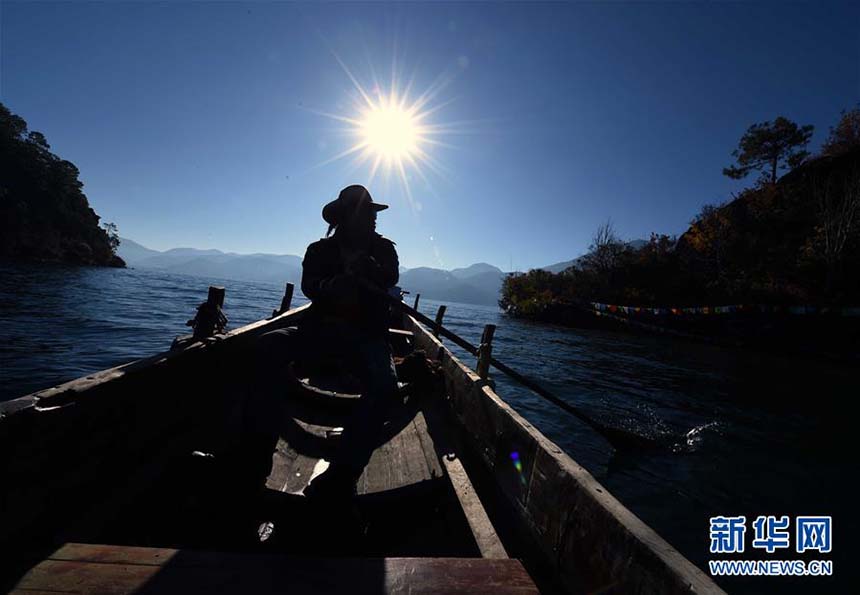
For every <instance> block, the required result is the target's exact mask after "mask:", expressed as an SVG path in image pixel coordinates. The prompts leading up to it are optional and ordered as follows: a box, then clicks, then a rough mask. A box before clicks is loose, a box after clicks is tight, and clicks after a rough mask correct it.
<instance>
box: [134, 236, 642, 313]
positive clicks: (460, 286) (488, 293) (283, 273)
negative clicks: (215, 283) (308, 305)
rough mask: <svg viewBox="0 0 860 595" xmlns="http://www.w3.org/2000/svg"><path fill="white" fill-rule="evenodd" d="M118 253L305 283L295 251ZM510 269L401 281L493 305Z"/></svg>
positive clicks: (161, 263)
mask: <svg viewBox="0 0 860 595" xmlns="http://www.w3.org/2000/svg"><path fill="white" fill-rule="evenodd" d="M638 241H642V240H638ZM632 244H633V242H631V245H632ZM117 254H118V255H119V256H120V257H121V258H122V259H123V260H125V262H126V263H127V264H128V266H130V267H135V268H141V269H157V270H162V271H166V272H170V273H181V274H186V275H195V276H199V277H215V278H221V279H237V280H242V281H264V282H274V283H293V284H294V285H295V286H296V288H299V287H300V286H301V279H302V259H301V257H299V256H295V255H292V254H262V253H258V254H236V253H233V252H222V251H220V250H198V249H196V248H173V249H171V250H166V251H164V252H160V251H158V250H152V249H150V248H147V247H145V246H143V245H141V244H139V243H137V242H135V241H133V240H129V239H127V238H121V239H120V245H119V249H118V250H117ZM576 262H577V261H576V260H569V261H565V262H560V263H556V264H552V265H548V266H546V267H542V268H543V269H544V270H548V271H550V272H553V273H558V272H561V271H562V270H564V269H566V268H568V267H569V266H571V265H572V264H575V263H576ZM506 274H507V273H505V272H503V271H502V270H501V269H499V268H498V267H494V266H493V265H491V264H487V263H485V262H479V263H476V264H473V265H471V266H468V267H465V268H458V269H452V270H450V271H446V270H443V269H435V268H430V267H417V268H413V269H407V268H404V267H400V281H399V283H398V285H400V287H402V288H403V289H405V290H407V291H409V292H410V293H411V294H412V295H415V294H416V293H420V294H421V295H422V296H423V297H425V298H428V299H431V300H443V301H450V302H460V303H465V304H484V305H488V306H495V305H496V304H497V303H498V301H499V292H500V290H501V287H502V280H503V279H504V278H505V275H506Z"/></svg>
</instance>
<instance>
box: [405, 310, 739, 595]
mask: <svg viewBox="0 0 860 595" xmlns="http://www.w3.org/2000/svg"><path fill="white" fill-rule="evenodd" d="M405 319H406V320H407V326H411V327H412V331H413V333H414V337H415V347H416V348H424V349H425V352H426V355H427V357H430V358H431V359H434V360H436V361H437V362H439V363H440V364H442V366H443V369H444V371H445V376H446V381H448V380H450V381H451V384H452V385H453V386H451V385H449V388H453V391H449V404H450V406H451V407H450V408H451V410H452V413H453V414H454V417H455V419H456V420H457V421H458V422H459V423H460V425H461V427H462V428H463V430H465V431H466V432H467V433H468V435H469V436H471V437H472V438H473V446H475V447H477V448H476V449H475V450H476V451H477V454H478V457H479V459H480V460H481V461H482V462H483V463H484V464H485V465H486V467H487V468H488V469H489V472H490V474H491V476H493V478H494V479H495V480H496V483H497V485H498V487H500V488H501V492H502V493H503V494H504V495H505V497H506V499H507V500H508V504H510V505H512V506H513V507H514V508H515V510H516V513H517V516H518V517H519V518H521V519H523V520H524V521H525V523H526V524H527V529H528V531H529V533H530V534H531V537H532V538H533V539H534V542H535V543H537V544H538V546H539V547H540V548H541V549H542V550H543V555H544V556H545V557H546V558H547V559H549V560H550V562H551V563H552V566H553V568H555V569H556V570H557V571H559V573H560V575H561V578H562V582H563V583H565V584H566V585H567V586H568V587H569V588H573V589H578V588H581V585H580V584H578V583H577V582H572V581H571V580H570V579H571V577H570V576H568V577H565V576H563V575H564V571H565V570H569V571H572V572H571V574H574V573H575V572H576V571H575V570H574V569H573V568H572V566H574V565H573V564H565V563H564V561H563V560H561V557H562V556H563V554H564V544H563V543H562V542H563V541H564V540H565V539H570V536H565V535H547V527H546V526H543V524H542V522H541V521H545V520H546V518H547V516H548V515H547V516H544V518H537V515H535V514H534V512H535V511H534V510H533V506H532V503H531V502H530V500H531V498H532V497H533V494H532V492H533V491H534V490H535V489H536V488H538V489H539V488H540V486H536V485H535V483H536V482H540V481H543V482H546V483H549V484H554V485H556V486H563V487H565V488H567V490H562V491H561V493H556V494H555V497H556V503H557V506H562V499H563V498H567V500H569V502H568V504H569V505H570V510H571V512H572V513H575V514H578V515H580V516H582V515H583V514H584V513H586V512H590V513H592V514H593V513H597V514H599V515H601V516H602V518H601V519H599V520H598V521H591V522H593V523H594V524H595V525H596V524H598V523H601V524H602V525H601V527H600V529H601V530H600V531H593V532H592V534H591V535H588V534H586V535H582V534H579V535H578V536H577V537H578V538H579V539H580V540H586V541H588V542H589V543H591V544H592V545H593V548H592V549H595V550H600V549H601V548H600V547H599V545H600V541H601V539H600V537H601V535H603V536H605V535H606V533H607V532H608V531H610V530H611V532H612V533H613V537H612V538H604V539H603V540H602V541H604V542H610V541H612V539H614V538H615V536H620V537H621V538H622V539H623V540H624V544H625V547H624V548H623V549H624V550H625V551H627V552H628V553H629V557H627V558H626V559H620V560H616V561H615V562H614V563H613V561H611V560H610V561H605V560H602V559H601V558H600V556H599V555H598V556H597V558H594V557H592V558H591V559H590V560H581V561H580V562H581V564H584V565H586V566H587V565H588V563H589V562H592V563H594V562H595V561H597V562H598V563H600V562H607V563H606V564H604V565H603V566H605V567H604V568H598V569H597V571H598V574H605V575H607V576H606V577H605V578H606V579H614V581H615V582H614V583H610V584H603V585H602V586H603V587H604V588H606V587H612V586H616V587H617V586H619V581H620V583H621V586H622V587H623V588H624V589H625V592H644V593H656V592H660V593H664V592H675V593H725V592H724V591H723V590H722V589H721V588H720V587H719V586H718V585H717V584H716V583H715V582H714V581H713V580H712V579H711V578H710V577H709V576H708V575H707V574H705V573H704V572H703V571H702V570H701V569H700V568H699V567H697V566H696V565H695V564H693V563H692V562H690V561H689V560H688V559H687V558H686V557H684V556H683V555H682V554H681V553H680V552H679V551H678V550H676V549H675V548H674V547H673V546H672V545H671V544H669V543H668V542H667V541H666V540H665V539H663V538H662V537H661V536H660V535H659V534H658V533H657V532H656V531H655V530H654V529H653V528H651V527H650V526H648V525H647V524H646V523H645V522H644V521H642V520H641V519H640V518H639V517H637V516H636V515H635V514H634V513H633V512H632V511H630V509H628V508H627V507H626V506H624V504H622V503H621V502H620V501H619V500H618V499H617V498H615V496H613V495H612V494H611V493H610V492H609V491H608V490H607V489H606V488H605V487H604V486H603V485H601V484H600V483H599V482H598V481H597V480H596V479H595V478H594V476H592V475H591V473H589V472H588V471H587V470H586V469H585V468H584V467H582V466H581V465H580V464H579V463H577V462H576V461H575V460H574V459H573V458H572V457H571V456H570V455H568V454H567V453H565V452H564V451H563V450H562V449H561V448H560V447H559V446H558V445H557V444H555V443H554V442H553V441H552V440H550V439H549V438H547V437H546V436H545V435H544V434H543V433H541V432H540V431H539V430H538V429H537V428H535V427H534V426H533V425H532V424H531V423H529V422H528V421H527V420H526V419H525V418H524V417H523V416H522V415H520V414H519V413H518V412H517V411H516V410H515V409H514V408H513V407H511V406H510V405H509V404H508V403H507V402H505V400H504V399H502V397H501V396H499V394H498V393H496V392H495V390H494V389H493V387H492V386H491V384H490V382H489V381H488V380H485V379H483V378H481V377H480V376H478V374H477V373H476V372H475V371H474V370H473V369H471V368H470V367H469V366H467V365H465V364H464V363H463V362H462V361H461V360H460V359H459V358H458V357H457V356H456V355H454V353H452V352H451V350H450V349H448V348H447V347H446V346H445V345H444V344H443V343H442V342H441V341H440V340H439V339H438V338H437V337H435V336H434V335H433V334H432V333H431V332H430V331H429V330H428V329H427V328H426V327H425V326H424V325H423V324H421V323H420V322H419V321H417V320H416V319H415V318H413V317H411V316H408V317H405ZM428 347H429V348H430V349H428ZM432 351H435V353H432ZM452 368H453V370H452ZM452 371H454V372H455V373H458V375H459V376H460V379H459V381H460V382H459V383H458V382H457V379H455V378H453V377H452V376H453V375H452V374H451V372H452ZM446 384H447V382H446ZM458 384H459V386H458ZM458 389H460V390H463V391H464V392H465V394H463V395H451V394H450V392H456V391H457V390H458ZM457 400H461V401H462V402H466V403H467V405H468V404H471V405H473V406H474V407H475V408H477V409H484V410H489V411H490V412H491V413H490V414H496V415H499V416H503V417H506V418H507V420H506V421H503V422H502V423H512V424H513V425H514V430H515V431H516V432H517V433H518V434H520V435H524V436H526V437H527V439H530V441H531V442H532V444H530V445H529V446H530V447H533V448H534V454H533V455H531V456H525V457H523V458H524V459H528V458H530V459H531V460H530V461H527V463H526V464H527V465H529V464H530V467H531V468H530V469H527V470H524V471H526V472H527V475H528V480H527V481H528V486H527V487H526V488H525V489H524V494H515V493H512V491H511V490H510V489H505V487H506V486H505V485H504V482H502V483H500V482H499V479H500V472H499V470H497V469H496V461H497V459H496V458H495V457H491V456H490V453H489V452H488V451H489V450H490V448H481V446H483V444H479V441H481V442H498V441H499V439H500V438H501V436H499V435H496V436H494V437H492V438H490V440H484V439H483V438H484V437H482V436H481V435H480V434H479V433H480V432H485V433H486V432H487V431H488V430H490V429H491V428H488V427H486V426H483V427H482V424H474V423H472V424H470V423H468V422H469V421H472V420H469V419H466V418H465V416H464V415H463V412H462V411H457V402H456V401H457ZM469 401H471V403H469ZM485 415H486V412H485ZM507 462H508V463H510V461H507ZM538 463H541V464H542V465H543V467H544V469H545V470H547V468H548V469H551V470H553V471H554V472H555V475H556V476H555V477H550V476H547V475H544V476H543V479H542V480H538V479H536V475H538V474H537V473H535V467H536V466H537V464H538ZM511 466H512V465H511ZM502 473H504V471H502ZM584 504H585V505H586V506H587V507H588V508H590V510H583V505H584ZM559 516H561V514H559ZM587 522H589V521H586V523H587ZM607 523H608V524H607ZM610 525H614V526H610ZM606 546H607V544H606V543H604V552H605V549H606ZM580 547H581V546H580ZM610 549H611V548H610ZM621 558H624V556H621ZM618 572H621V573H622V574H623V575H625V576H624V577H621V578H619V577H617V576H612V575H613V574H615V573H618ZM659 573H662V574H663V575H664V577H668V578H669V581H668V582H667V581H665V580H660V577H658V576H656V575H657V574H659ZM637 574H638V575H639V576H636V575H637ZM624 578H626V579H627V580H626V581H625V580H624ZM631 578H632V580H631ZM654 578H656V579H657V580H656V582H655V581H654V580H650V579H654ZM667 587H671V591H666V590H665V589H666V588H667Z"/></svg>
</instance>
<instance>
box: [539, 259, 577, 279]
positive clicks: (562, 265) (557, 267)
mask: <svg viewBox="0 0 860 595" xmlns="http://www.w3.org/2000/svg"><path fill="white" fill-rule="evenodd" d="M581 259H582V257H581V256H580V257H579V258H574V259H573V260H565V261H564V262H557V263H555V264H548V265H547V266H545V267H541V270H544V271H549V272H550V273H555V274H556V275H557V274H559V273H560V272H562V271H564V270H566V269H569V268H570V267H572V266H573V265H575V264H578V263H579V261H580V260H581Z"/></svg>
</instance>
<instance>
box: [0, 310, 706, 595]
mask: <svg viewBox="0 0 860 595" xmlns="http://www.w3.org/2000/svg"><path fill="white" fill-rule="evenodd" d="M287 301H289V300H287ZM286 309H287V310H288V311H285V312H283V313H280V314H277V315H275V316H273V317H272V318H271V319H268V320H262V321H259V322H256V323H253V324H250V325H248V326H245V327H243V328H240V329H237V330H234V331H231V332H229V333H226V334H221V335H217V336H214V337H211V338H206V339H203V340H199V341H192V342H190V343H188V344H187V345H184V346H182V347H181V348H176V349H172V350H170V351H167V352H164V353H160V354H158V355H155V356H152V357H149V358H146V359H143V360H139V361H135V362H132V363H129V364H126V365H123V366H119V367H117V368H113V369H109V370H105V371H102V372H99V373H96V374H92V375H89V376H86V377H84V378H80V379H78V380H75V381H72V382H68V383H66V384H63V385H60V386H57V387H55V388H51V389H47V390H43V391H40V392H37V393H34V394H31V395H28V396H25V397H21V398H19V399H16V400H13V401H9V402H6V403H2V404H0V477H2V478H3V479H2V484H0V548H2V552H3V556H4V561H3V566H2V573H0V587H5V589H9V590H11V591H12V592H16V593H18V592H20V593H24V592H32V591H37V592H47V591H51V592H55V591H76V592H110V593H126V592H133V591H134V592H137V591H142V592H159V593H160V592H183V593H185V592H206V593H211V592H231V593H232V592H241V593H250V592H274V591H279V592H280V591H289V592H314V593H320V592H351V593H355V592H359V593H365V592H367V593H369V592H374V593H376V592H421V593H425V592H426V593H444V592H486V593H490V592H492V593H530V592H537V591H538V590H540V591H542V592H560V593H579V592H600V593H668V594H671V593H721V592H722V591H721V590H720V589H719V587H717V586H716V585H715V584H714V583H713V582H712V581H711V579H710V578H709V577H708V576H706V575H705V574H704V573H703V572H702V571H701V570H699V569H698V568H697V567H695V566H694V565H693V564H692V563H690V562H689V561H688V560H686V559H685V558H684V557H683V556H681V554H679V553H678V552H677V551H676V550H675V549H674V548H672V547H671V546H670V545H669V544H668V543H667V542H666V541H664V540H663V539H662V538H661V537H660V536H658V535H657V534H656V533H655V532H654V531H653V530H652V529H651V528H649V527H648V526H646V525H645V524H644V523H643V522H642V521H641V520H639V519H638V518H637V517H636V516H635V515H633V514H632V513H631V512H630V511H629V510H627V509H626V508H625V507H624V506H623V505H622V504H621V503H620V502H619V501H618V500H616V499H615V498H614V497H613V496H612V495H610V494H609V493H608V492H607V490H606V489H605V488H603V487H602V486H601V485H600V484H599V483H598V482H597V481H595V479H594V478H593V477H592V476H591V475H590V474H589V473H588V472H587V471H586V470H585V469H583V468H582V467H581V466H579V465H578V464H577V463H576V462H575V461H573V460H572V459H571V458H570V457H569V456H568V455H567V454H565V453H564V452H562V450H561V449H560V448H559V447H558V446H556V445H555V444H554V443H553V442H551V441H550V440H548V439H547V438H546V437H545V436H543V435H542V434H541V433H540V432H539V431H538V430H537V429H535V428H534V427H533V426H532V425H531V424H530V423H529V422H528V421H527V420H526V419H524V418H523V417H522V416H521V415H519V414H518V413H517V412H516V411H515V410H514V409H512V408H511V407H510V405H508V404H507V403H506V402H505V401H504V400H503V399H502V398H501V397H500V396H499V395H498V394H496V392H495V391H494V390H493V383H492V381H491V380H490V379H488V378H485V377H484V378H482V377H481V375H479V374H477V373H476V372H475V371H473V370H472V369H470V368H469V367H468V366H467V365H465V364H464V363H463V362H462V361H460V360H459V359H458V358H457V357H455V355H454V354H453V353H452V352H451V351H449V350H448V349H447V348H446V346H445V345H443V344H442V342H440V340H439V339H438V338H437V336H434V333H433V332H431V331H430V330H428V328H427V327H425V326H424V325H422V324H421V323H419V322H418V321H416V320H415V319H414V318H411V317H409V316H404V319H403V324H402V325H401V326H402V328H401V329H399V330H393V331H392V344H393V345H394V346H395V347H396V351H397V353H398V355H399V356H406V357H407V358H408V359H407V360H406V361H412V362H417V361H424V359H423V358H422V357H420V356H418V355H412V356H409V353H413V354H417V353H418V352H419V350H420V351H422V352H423V354H425V355H426V356H427V358H428V359H429V360H430V361H432V362H435V364H433V365H432V366H429V365H428V366H426V367H425V368H424V369H425V370H429V371H431V372H432V373H430V374H423V375H422V374H420V373H416V374H413V377H412V378H411V379H410V380H411V382H410V383H408V384H405V385H404V386H403V389H402V390H403V393H404V394H403V402H402V403H400V402H398V403H395V404H393V405H392V407H391V410H390V412H389V415H388V422H387V424H386V427H385V431H384V432H383V435H382V436H381V437H380V439H379V445H378V448H377V449H376V450H375V452H374V454H373V457H372V458H371V461H370V463H369V464H368V466H367V468H366V469H365V472H364V475H363V476H362V478H361V479H360V481H359V485H358V491H359V495H358V496H357V498H356V499H355V501H354V502H355V508H350V507H334V506H328V507H326V506H321V505H319V504H314V503H313V501H312V500H308V499H306V498H305V497H304V496H302V495H301V490H302V489H303V488H304V487H305V486H306V485H307V483H308V480H309V479H310V477H311V476H312V475H313V474H314V472H315V471H316V472H317V473H318V472H319V471H320V470H321V468H323V467H324V466H325V460H326V459H325V457H326V456H327V455H329V454H330V452H331V449H332V445H333V444H335V443H336V441H337V435H338V431H337V429H336V428H337V427H338V426H341V425H342V424H343V420H344V419H346V418H347V417H348V414H349V409H350V407H351V406H352V404H353V403H354V399H355V398H356V395H355V394H353V393H350V392H349V391H345V390H340V391H338V390H326V387H325V386H323V385H324V382H323V380H325V378H322V379H321V378H320V377H313V375H311V377H310V378H308V379H304V380H302V381H301V383H300V384H298V385H296V386H294V387H293V390H290V391H288V392H287V391H285V395H284V399H283V402H281V403H279V405H278V408H277V412H278V413H277V419H276V421H277V424H278V428H279V429H278V432H277V436H275V437H274V440H273V442H272V444H271V448H269V450H268V451H267V455H266V457H267V460H266V461H265V463H266V465H264V466H263V467H262V468H263V469H264V475H263V478H264V480H265V488H261V482H260V481H258V482H256V483H255V480H254V477H253V476H254V470H257V469H260V468H261V467H260V466H259V464H258V463H259V462H258V461H255V462H252V461H249V460H247V459H246V458H244V457H245V455H246V453H247V449H246V448H244V446H245V445H244V444H243V441H244V438H243V435H244V434H243V429H242V420H243V419H245V418H246V416H247V412H248V409H249V402H251V401H250V400H249V399H250V397H252V396H253V395H251V394H250V393H251V392H252V391H253V389H252V387H253V386H254V382H253V381H252V380H253V378H251V376H252V374H254V373H255V372H254V370H255V368H254V361H253V360H254V357H253V354H254V348H255V345H256V342H257V340H258V339H259V337H260V336H261V335H262V334H263V333H265V332H268V331H271V330H274V329H278V328H284V327H288V326H292V325H296V324H298V323H300V322H301V319H302V317H303V316H304V315H306V312H307V306H304V307H299V308H295V309H291V310H289V309H288V308H286ZM483 368H484V370H485V369H486V366H483ZM418 369H421V367H420V366H418ZM320 374H322V372H319V371H318V372H317V376H319V375H320ZM483 375H484V376H486V373H484V374H483ZM328 380H331V378H329V379H328ZM328 388H332V387H331V386H329V387H328ZM335 388H337V387H335ZM269 463H271V467H269ZM265 473H268V475H267V476H266V475H265ZM258 479H260V478H258ZM357 519H358V520H357Z"/></svg>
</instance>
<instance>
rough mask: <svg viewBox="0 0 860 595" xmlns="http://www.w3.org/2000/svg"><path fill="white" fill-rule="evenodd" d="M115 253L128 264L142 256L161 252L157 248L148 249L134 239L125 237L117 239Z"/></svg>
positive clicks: (146, 256)
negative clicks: (117, 245) (117, 243)
mask: <svg viewBox="0 0 860 595" xmlns="http://www.w3.org/2000/svg"><path fill="white" fill-rule="evenodd" d="M116 253H117V254H118V255H119V257H120V258H122V259H123V260H124V261H125V262H126V264H129V265H131V264H134V263H136V262H138V261H141V260H143V259H144V258H149V257H150V256H155V255H156V254H161V252H159V251H158V250H150V249H149V248H147V247H146V246H141V245H140V244H138V243H137V242H135V241H134V240H129V239H127V238H120V239H119V247H118V248H117V250H116Z"/></svg>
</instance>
